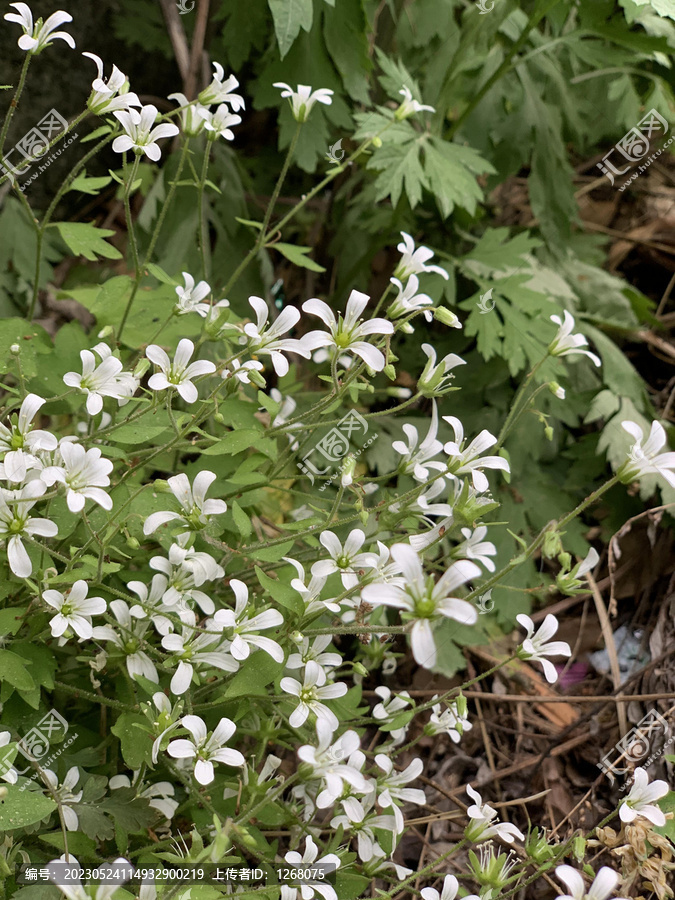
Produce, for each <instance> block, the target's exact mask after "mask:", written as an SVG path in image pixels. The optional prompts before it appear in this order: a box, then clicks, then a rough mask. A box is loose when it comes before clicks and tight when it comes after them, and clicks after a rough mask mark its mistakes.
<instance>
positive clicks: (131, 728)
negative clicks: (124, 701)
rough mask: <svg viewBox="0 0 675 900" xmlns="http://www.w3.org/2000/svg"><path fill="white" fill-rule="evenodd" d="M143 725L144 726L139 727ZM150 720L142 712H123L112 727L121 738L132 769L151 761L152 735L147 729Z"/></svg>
mask: <svg viewBox="0 0 675 900" xmlns="http://www.w3.org/2000/svg"><path fill="white" fill-rule="evenodd" d="M139 725H141V726H143V728H139V727H138V726H139ZM147 725H148V720H147V719H146V718H145V716H142V715H141V714H140V713H132V712H127V713H122V715H121V716H120V717H119V719H118V720H117V721H116V722H115V724H114V725H113V726H112V728H111V729H110V730H111V731H112V733H113V734H114V735H115V736H116V737H118V738H119V739H120V745H121V747H122V756H123V758H124V762H125V763H126V764H127V766H129V768H130V769H140V767H141V766H142V765H143V764H144V763H149V762H150V756H151V753H152V737H151V736H150V735H149V734H148V733H147V731H145V730H144V729H145V728H147Z"/></svg>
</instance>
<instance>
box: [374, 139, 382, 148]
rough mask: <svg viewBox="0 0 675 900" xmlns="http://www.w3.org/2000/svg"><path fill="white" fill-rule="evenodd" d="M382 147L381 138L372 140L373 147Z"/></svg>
mask: <svg viewBox="0 0 675 900" xmlns="http://www.w3.org/2000/svg"><path fill="white" fill-rule="evenodd" d="M381 146H382V138H379V137H374V138H373V147H377V148H379V147H381Z"/></svg>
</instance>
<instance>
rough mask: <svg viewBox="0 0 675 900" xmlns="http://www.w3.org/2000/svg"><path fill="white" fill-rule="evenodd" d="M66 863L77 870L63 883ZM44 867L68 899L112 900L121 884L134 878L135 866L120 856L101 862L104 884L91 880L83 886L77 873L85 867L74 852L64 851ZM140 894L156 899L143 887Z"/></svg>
mask: <svg viewBox="0 0 675 900" xmlns="http://www.w3.org/2000/svg"><path fill="white" fill-rule="evenodd" d="M65 864H67V865H68V867H73V869H74V872H75V877H74V878H72V879H69V881H68V884H63V877H64V876H63V871H64V865H65ZM57 866H58V868H57ZM43 869H45V870H46V871H47V873H48V875H49V880H50V881H53V882H54V884H55V885H56V887H58V889H59V890H60V891H61V893H62V894H63V896H64V897H66V900H112V897H113V894H115V893H116V892H117V891H118V890H119V888H120V886H121V884H123V883H124V882H126V881H128V880H129V879H130V878H132V877H133V873H134V867H133V866H132V865H131V863H130V862H129V860H128V859H124V857H122V856H120V857H118V858H117V859H116V860H114V861H113V862H112V863H100V864H99V865H97V866H96V869H97V871H98V872H100V876H99V877H100V878H101V879H103V882H104V883H103V884H99V883H93V882H90V883H89V884H86V885H84V886H83V885H82V882H81V881H80V879H79V878H78V877H77V875H78V874H79V872H84V869H83V868H82V866H80V864H79V862H78V861H77V859H76V858H75V857H74V856H73V854H72V853H69V854H65V853H63V854H62V855H61V856H60V857H59V858H58V859H52V860H50V861H49V862H48V863H47V865H46V866H44V867H43ZM139 896H140V897H141V898H142V900H155V898H154V897H153V896H152V895H148V894H145V893H144V888H143V887H142V888H141V889H140V894H139Z"/></svg>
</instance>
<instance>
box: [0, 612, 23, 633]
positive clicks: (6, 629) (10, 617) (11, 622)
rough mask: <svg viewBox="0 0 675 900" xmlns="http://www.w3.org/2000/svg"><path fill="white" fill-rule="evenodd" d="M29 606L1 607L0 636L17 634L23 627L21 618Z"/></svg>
mask: <svg viewBox="0 0 675 900" xmlns="http://www.w3.org/2000/svg"><path fill="white" fill-rule="evenodd" d="M27 609H28V607H27V606H13V607H12V608H11V609H0V636H4V635H6V634H16V633H17V631H18V630H19V628H21V618H22V616H23V614H24V613H25V612H26V610H27Z"/></svg>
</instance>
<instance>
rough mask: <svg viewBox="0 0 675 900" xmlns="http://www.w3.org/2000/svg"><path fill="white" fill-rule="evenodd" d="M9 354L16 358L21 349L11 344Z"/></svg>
mask: <svg viewBox="0 0 675 900" xmlns="http://www.w3.org/2000/svg"><path fill="white" fill-rule="evenodd" d="M9 352H10V353H11V354H12V356H18V355H19V353H21V347H19V345H18V344H12V346H11V347H10V348H9Z"/></svg>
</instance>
